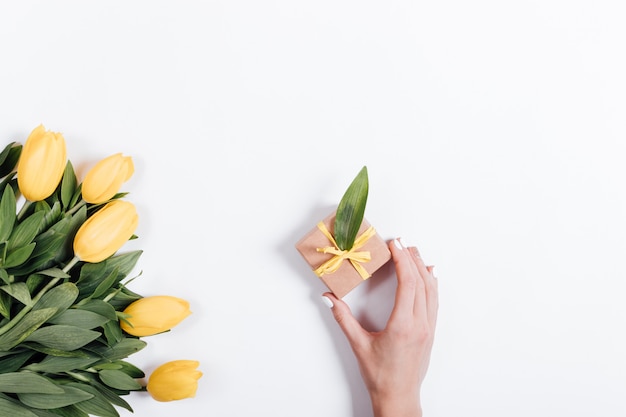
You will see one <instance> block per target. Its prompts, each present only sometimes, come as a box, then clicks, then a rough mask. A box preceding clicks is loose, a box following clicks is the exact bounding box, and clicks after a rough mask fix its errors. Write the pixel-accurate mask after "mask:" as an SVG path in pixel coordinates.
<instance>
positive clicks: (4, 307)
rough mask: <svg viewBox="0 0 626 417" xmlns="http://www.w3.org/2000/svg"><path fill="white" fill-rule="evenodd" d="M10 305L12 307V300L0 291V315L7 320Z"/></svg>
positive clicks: (9, 314) (9, 316) (9, 315)
mask: <svg viewBox="0 0 626 417" xmlns="http://www.w3.org/2000/svg"><path fill="white" fill-rule="evenodd" d="M11 305H13V298H11V296H10V295H9V294H7V293H5V292H4V291H0V314H1V315H2V316H3V317H6V318H7V319H8V318H11Z"/></svg>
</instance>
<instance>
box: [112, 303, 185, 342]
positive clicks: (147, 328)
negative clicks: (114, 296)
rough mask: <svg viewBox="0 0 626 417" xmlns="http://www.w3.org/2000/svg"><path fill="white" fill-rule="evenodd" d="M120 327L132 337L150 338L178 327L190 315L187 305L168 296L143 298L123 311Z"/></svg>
mask: <svg viewBox="0 0 626 417" xmlns="http://www.w3.org/2000/svg"><path fill="white" fill-rule="evenodd" d="M124 314H125V315H126V318H125V319H124V320H122V321H120V327H121V328H122V330H124V331H125V332H126V333H128V334H131V335H133V336H139V337H141V336H152V335H155V334H158V333H163V332H166V331H168V330H170V329H171V328H173V327H174V326H176V325H178V324H179V323H180V322H181V321H183V320H184V319H185V318H186V317H187V316H189V315H190V314H191V310H189V303H188V302H187V301H185V300H183V299H180V298H176V297H172V296H169V295H155V296H152V297H143V298H140V299H139V300H137V301H133V302H132V303H131V304H130V305H129V306H128V307H126V309H125V310H124Z"/></svg>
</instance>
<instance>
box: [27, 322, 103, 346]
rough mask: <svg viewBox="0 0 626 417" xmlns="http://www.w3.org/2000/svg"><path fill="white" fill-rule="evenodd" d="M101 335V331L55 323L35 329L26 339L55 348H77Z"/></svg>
mask: <svg viewBox="0 0 626 417" xmlns="http://www.w3.org/2000/svg"><path fill="white" fill-rule="evenodd" d="M100 335H101V333H100V332H96V331H93V330H87V329H81V328H80V327H76V326H68V325H66V324H54V325H51V326H46V327H41V328H39V329H37V330H35V331H34V332H33V333H32V334H31V335H30V336H28V338H27V339H26V341H27V342H36V343H41V344H42V345H44V346H47V347H50V348H53V349H60V350H76V349H78V348H81V347H83V346H85V345H86V344H87V343H89V342H92V341H94V340H96V339H97V338H98V337H100Z"/></svg>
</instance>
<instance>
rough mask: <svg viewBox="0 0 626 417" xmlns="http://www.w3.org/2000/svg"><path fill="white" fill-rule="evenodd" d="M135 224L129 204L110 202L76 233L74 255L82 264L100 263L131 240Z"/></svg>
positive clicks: (137, 218) (131, 205) (131, 207)
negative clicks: (83, 262)
mask: <svg viewBox="0 0 626 417" xmlns="http://www.w3.org/2000/svg"><path fill="white" fill-rule="evenodd" d="M138 223H139V216H138V215H137V211H136V210H135V206H134V205H133V204H132V203H129V202H128V201H122V200H114V201H111V202H109V203H107V204H106V205H105V206H104V207H103V208H101V209H100V210H99V211H97V212H96V213H95V214H94V215H93V216H91V217H90V218H88V219H87V221H85V223H83V224H82V226H81V227H80V228H79V229H78V232H76V236H75V237H74V255H75V256H76V257H78V258H79V259H80V260H81V261H85V262H92V263H96V262H100V261H103V260H105V259H106V258H108V257H109V256H111V255H113V254H114V253H115V252H117V251H118V250H119V249H120V248H121V247H122V245H124V243H125V242H126V241H128V239H130V238H131V236H132V235H133V233H134V232H135V229H136V228H137V224H138Z"/></svg>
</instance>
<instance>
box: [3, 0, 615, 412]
mask: <svg viewBox="0 0 626 417" xmlns="http://www.w3.org/2000/svg"><path fill="white" fill-rule="evenodd" d="M625 12H626V5H625V4H624V2H623V1H618V0H594V1H591V0H580V1H565V0H543V1H513V2H511V1H508V2H503V1H487V0H478V1H473V2H466V1H460V0H456V1H437V2H434V1H430V2H428V1H408V0H388V1H356V0H333V1H327V0H320V1H315V2H313V1H308V2H303V1H293V0H273V1H254V0H247V1H245V0H230V1H208V2H200V1H196V2H193V1H170V2H166V1H150V2H148V1H136V2H122V1H108V2H85V1H54V2H51V1H22V2H4V3H2V4H1V5H0V119H1V120H2V122H1V123H0V138H1V139H2V141H4V142H5V143H8V142H9V141H12V140H15V141H20V142H23V141H24V140H25V139H26V137H27V135H28V133H29V132H30V131H31V130H32V129H33V128H34V127H35V126H37V125H38V124H40V123H42V124H44V126H45V127H46V128H48V129H51V130H55V131H59V132H62V133H63V134H64V136H65V138H66V141H67V144H68V155H69V158H70V160H71V161H72V162H73V163H74V165H75V167H76V168H77V171H78V173H79V174H83V175H84V172H85V171H86V169H87V168H88V167H90V166H91V165H93V164H94V163H95V162H96V161H97V160H99V159H101V158H103V157H105V156H108V155H110V154H112V153H116V152H123V153H124V154H126V155H130V156H132V157H133V159H134V161H135V164H136V173H135V175H134V176H133V178H132V179H131V180H130V181H129V182H128V183H127V184H126V185H125V186H124V190H126V191H128V192H129V193H130V194H129V196H128V199H129V200H131V201H132V202H134V203H135V204H136V205H137V208H138V211H139V214H140V216H141V220H140V226H139V229H138V231H137V234H138V235H139V239H138V240H136V241H132V242H129V244H127V245H126V246H125V247H124V248H123V250H124V251H125V250H130V249H135V248H141V249H143V250H144V254H143V255H142V257H141V258H140V260H139V262H138V269H140V270H141V271H142V272H143V274H142V276H141V277H140V278H139V279H137V280H136V281H134V282H133V283H132V284H131V288H132V289H134V290H135V291H137V292H139V293H141V294H143V295H157V294H170V295H175V296H179V297H182V298H185V299H187V300H189V301H190V303H191V306H192V310H193V315H192V316H190V317H189V318H188V319H186V320H185V321H184V322H183V323H182V324H181V325H180V326H178V327H177V328H175V329H174V330H173V331H172V332H170V333H168V334H164V335H159V336H154V337H153V338H150V339H146V341H148V347H147V348H146V349H145V350H143V351H142V352H140V353H138V354H136V355H133V356H131V362H133V363H135V364H137V365H138V366H141V367H142V368H144V369H145V370H146V371H147V372H148V373H149V372H150V371H151V370H152V369H154V367H155V366H156V365H158V364H160V363H162V362H165V361H168V360H173V359H197V360H199V361H200V362H201V370H202V371H203V373H204V376H203V377H202V379H201V380H200V386H199V389H198V392H197V396H196V397H195V398H194V399H189V400H184V401H178V402H172V403H157V402H156V401H154V400H152V399H151V398H150V397H148V396H147V395H142V394H133V395H132V396H131V397H128V400H129V401H130V402H131V404H132V405H133V407H134V409H135V413H134V414H132V415H137V416H150V417H160V416H172V415H180V416H183V415H184V416H202V417H204V416H219V417H231V416H232V417H235V416H236V417H244V416H246V417H247V416H268V417H269V416H272V417H274V416H281V417H282V416H284V417H291V416H298V417H318V416H326V417H368V416H371V411H370V410H369V400H368V397H367V394H366V391H365V390H364V388H363V385H362V382H361V379H360V377H359V373H358V368H357V366H356V363H355V361H354V359H353V357H352V353H351V351H350V349H349V346H348V344H347V342H346V340H345V338H344V336H343V334H342V333H341V332H340V331H339V329H338V326H337V325H336V323H335V322H334V320H333V319H332V316H331V314H330V311H328V309H327V308H326V306H325V305H324V304H323V303H322V301H321V298H320V295H321V293H322V292H323V291H324V289H325V288H324V287H323V285H322V284H321V282H320V281H319V280H318V279H317V277H315V276H314V275H313V273H312V272H311V271H310V270H309V269H308V267H307V265H305V263H304V261H303V260H302V258H301V257H300V256H299V254H298V253H297V251H296V250H295V248H294V244H295V242H296V241H297V240H298V239H299V238H300V237H301V236H302V235H303V234H304V233H306V232H307V231H308V230H309V229H310V228H311V227H313V226H314V225H315V224H316V223H317V221H318V220H320V219H321V218H322V217H324V216H325V215H326V214H327V213H328V212H329V211H330V210H332V209H333V208H334V206H335V205H336V204H337V203H338V201H339V199H340V198H341V195H342V194H343V191H344V190H345V188H346V187H347V185H348V183H349V182H350V181H351V180H352V178H353V177H354V175H356V173H357V172H358V170H359V169H360V168H361V167H362V166H363V165H367V166H368V170H369V174H370V194H369V199H368V206H367V209H366V217H367V218H368V220H370V222H371V223H372V224H374V225H375V226H376V228H377V229H378V231H379V232H380V234H381V236H383V238H385V239H391V238H393V237H396V236H402V237H403V238H404V239H405V241H407V242H408V243H412V244H415V245H417V246H418V247H419V248H420V249H421V251H422V254H423V256H424V257H425V258H426V260H427V261H428V262H429V263H432V264H434V265H436V267H435V271H436V272H437V275H438V276H439V280H440V292H441V294H440V298H441V307H440V316H439V324H438V329H437V335H436V342H435V347H434V352H433V356H432V361H431V367H430V370H429V373H428V376H427V379H426V381H425V382H424V386H423V406H424V415H425V416H427V417H451V416H461V415H464V416H481V417H501V416H507V417H517V416H520V417H521V416H524V417H527V416H530V415H532V416H546V417H552V416H568V417H573V416H581V417H582V416H584V417H588V416H602V417H623V416H624V415H626V403H625V402H624V392H625V390H626V378H625V375H626V360H625V352H626V341H625V340H626V339H625V338H624V332H625V331H626V263H625V262H624V259H625V258H626V256H625V255H626V193H625V190H626V164H625V163H624V157H625V155H626V123H625V122H624V121H625V119H624V115H625V112H626V99H625V97H626V76H625V74H626V55H625V54H624V50H625V46H626V45H625V41H626V26H625V25H624V18H625V17H626V13H625ZM394 280H395V276H394V274H393V270H392V269H391V268H384V269H383V270H382V271H381V272H380V273H379V274H377V275H375V276H374V277H373V278H372V279H370V280H369V281H367V282H365V283H364V284H363V285H361V286H360V287H359V288H358V289H357V290H355V291H354V292H352V293H351V294H350V295H348V296H347V297H346V301H348V303H349V304H350V305H351V306H352V308H353V309H354V311H355V314H358V315H359V317H361V318H362V320H363V321H364V322H367V323H370V324H371V326H372V328H381V327H382V326H383V325H384V323H385V321H386V318H387V314H388V312H389V310H390V308H391V302H392V299H393V292H394V289H395V287H394V285H395V284H394ZM121 414H122V415H123V416H127V415H128V416H130V415H131V414H130V413H127V412H122V411H121Z"/></svg>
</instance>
